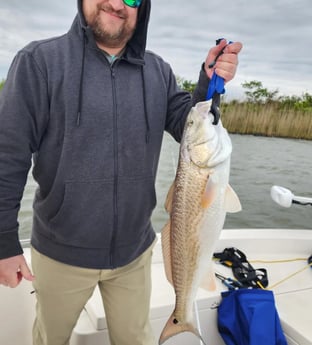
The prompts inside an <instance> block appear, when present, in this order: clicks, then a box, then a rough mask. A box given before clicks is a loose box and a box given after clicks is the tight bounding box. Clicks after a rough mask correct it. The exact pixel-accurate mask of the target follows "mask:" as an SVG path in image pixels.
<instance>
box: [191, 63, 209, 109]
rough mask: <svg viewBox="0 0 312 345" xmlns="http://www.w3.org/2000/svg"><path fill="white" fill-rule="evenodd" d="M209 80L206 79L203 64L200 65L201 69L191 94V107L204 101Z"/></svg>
mask: <svg viewBox="0 0 312 345" xmlns="http://www.w3.org/2000/svg"><path fill="white" fill-rule="evenodd" d="M209 82H210V79H209V78H208V77H207V74H206V71H205V68H204V63H203V64H202V68H201V70H200V72H199V78H198V82H197V85H196V88H195V90H194V92H193V105H195V104H196V103H198V102H203V101H205V100H206V96H207V91H208V87H209Z"/></svg>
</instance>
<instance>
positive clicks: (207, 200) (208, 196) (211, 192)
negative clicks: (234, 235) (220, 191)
mask: <svg viewBox="0 0 312 345" xmlns="http://www.w3.org/2000/svg"><path fill="white" fill-rule="evenodd" d="M217 188H218V185H217V183H216V182H215V181H214V179H213V178H212V175H210V176H209V177H208V180H207V183H206V188H205V190H204V193H203V195H202V199H201V206H202V208H208V207H209V206H210V205H211V204H212V203H213V201H214V200H215V198H216V195H217Z"/></svg>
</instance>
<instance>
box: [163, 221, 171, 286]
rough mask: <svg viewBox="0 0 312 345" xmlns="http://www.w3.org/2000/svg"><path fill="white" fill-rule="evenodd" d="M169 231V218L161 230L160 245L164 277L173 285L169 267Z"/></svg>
mask: <svg viewBox="0 0 312 345" xmlns="http://www.w3.org/2000/svg"><path fill="white" fill-rule="evenodd" d="M170 233H171V222H170V220H169V221H168V223H167V224H166V225H165V226H164V228H163V229H162V231H161V247H162V254H163V259H164V266H165V273H166V277H167V279H168V281H169V283H170V284H171V285H173V280H172V268H171V249H170V246H171V244H170Z"/></svg>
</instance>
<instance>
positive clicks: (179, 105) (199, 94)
mask: <svg viewBox="0 0 312 345" xmlns="http://www.w3.org/2000/svg"><path fill="white" fill-rule="evenodd" d="M208 86H209V78H208V77H207V75H206V72H205V70H204V67H203V66H202V68H201V71H200V74H199V79H198V82H197V85H196V88H195V90H194V92H193V95H190V94H189V93H188V92H186V91H183V90H181V89H180V88H179V87H178V85H177V82H176V78H175V76H174V74H173V72H172V71H171V73H170V78H169V91H168V95H169V97H168V99H169V103H168V114H167V124H166V130H167V131H168V132H169V133H170V134H171V135H172V136H173V137H174V138H175V140H176V141H178V142H180V141H181V138H182V134H183V129H184V124H185V121H186V118H187V115H188V113H189V111H190V110H191V108H192V106H194V105H195V104H196V103H198V102H202V101H205V100H206V95H207V90H208ZM176 114H179V116H176Z"/></svg>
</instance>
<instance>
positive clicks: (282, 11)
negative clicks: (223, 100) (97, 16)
mask: <svg viewBox="0 0 312 345" xmlns="http://www.w3.org/2000/svg"><path fill="white" fill-rule="evenodd" d="M76 12H77V10H76V0H53V1H47V0H26V1H21V0H0V18H1V20H0V79H5V78H6V75H7V71H8V68H9V66H10V63H11V61H12V59H13V57H14V55H15V54H16V52H17V51H18V50H19V49H21V48H22V47H23V46H25V45H26V44H27V43H28V42H30V41H33V40H38V39H42V38H47V37H50V36H55V35H60V34H63V33H64V32H66V31H67V30H68V29H69V27H70V25H71V23H72V20H73V18H74V16H75V14H76ZM219 37H225V38H228V39H230V40H233V41H241V42H242V43H243V44H244V49H243V51H242V52H241V54H240V64H239V68H238V71H237V75H236V78H235V80H233V81H231V82H230V83H229V84H228V85H227V87H226V89H227V94H229V96H230V97H231V95H232V96H233V95H236V94H239V92H243V91H242V88H241V83H243V82H244V81H251V80H258V81H261V82H262V83H263V85H264V86H265V87H267V88H268V89H269V90H275V89H278V90H279V93H280V94H281V95H282V94H285V95H299V96H300V95H302V94H303V93H304V92H308V93H310V94H312V84H311V79H312V78H311V76H312V38H311V37H312V12H311V0H253V1H250V0H218V1H212V0H194V1H186V0H183V1H180V0H152V15H151V22H150V27H149V39H148V48H149V49H151V50H153V51H155V52H156V53H158V54H160V55H161V56H163V57H164V59H165V60H167V61H168V62H169V63H170V64H171V65H172V68H173V70H174V72H175V73H176V74H177V75H179V76H181V77H184V78H186V79H190V80H193V81H196V79H197V75H198V71H199V68H200V64H201V63H202V61H203V60H204V58H205V56H206V54H207V51H208V49H209V48H210V47H211V46H212V45H213V44H214V41H215V39H217V38H219ZM239 89H240V90H241V91H239Z"/></svg>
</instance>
